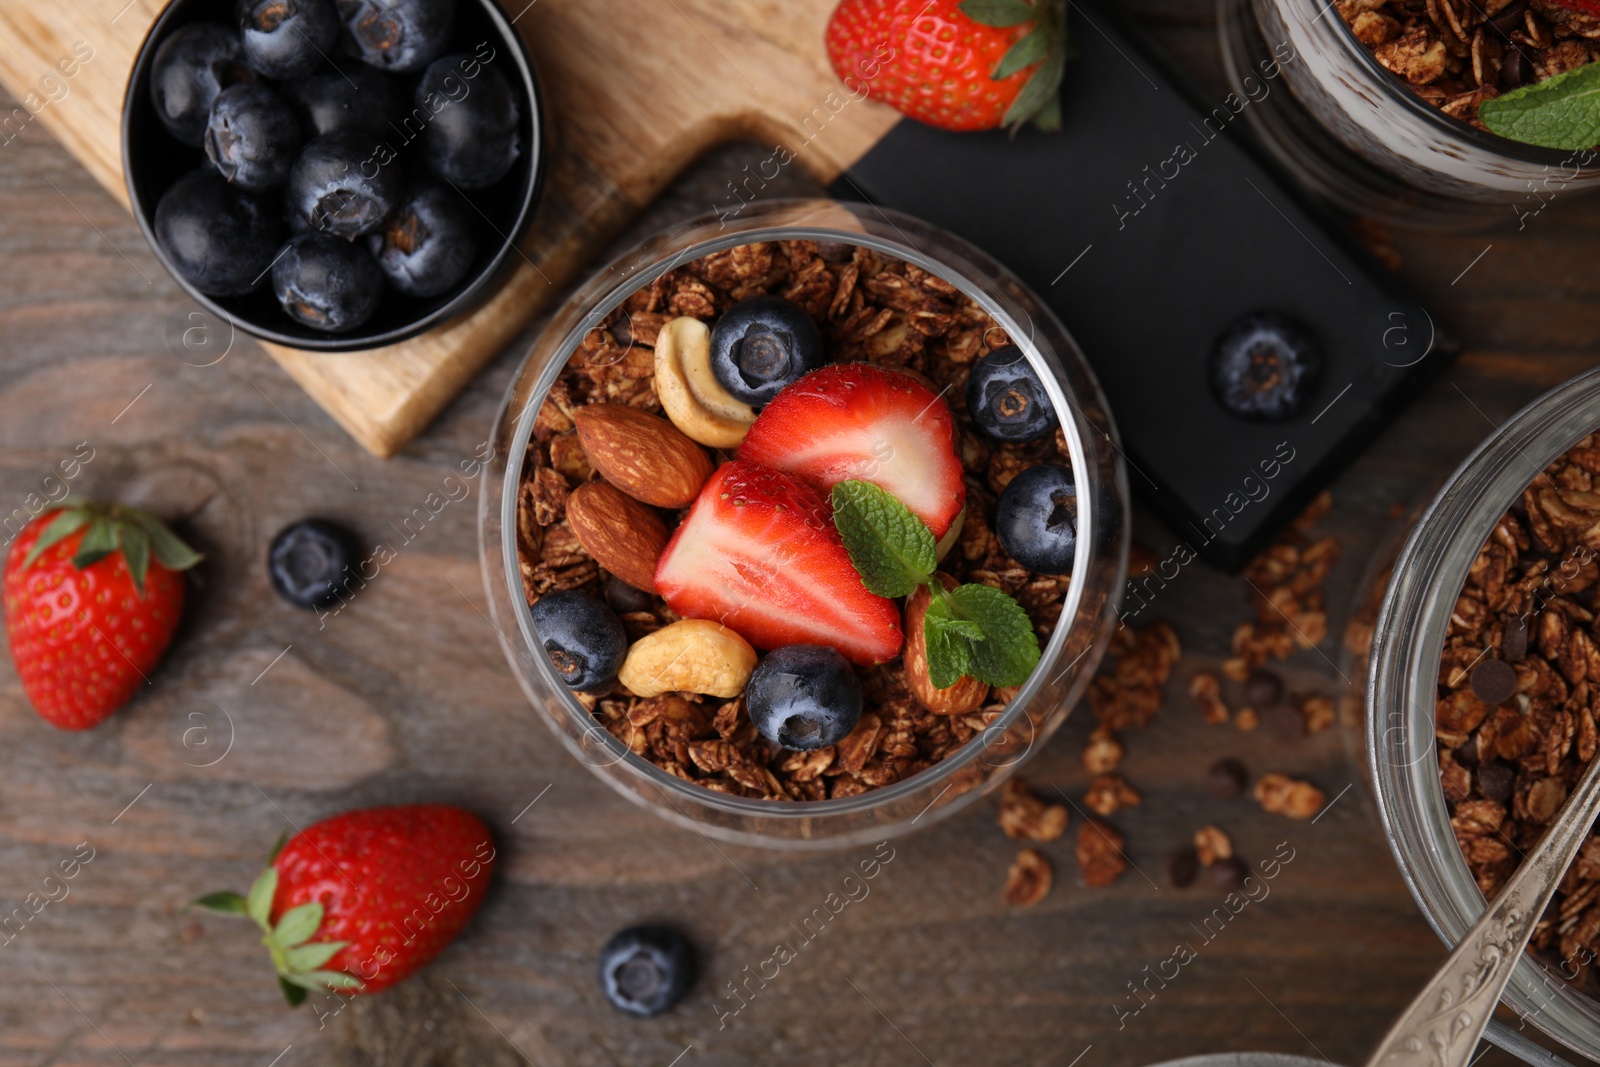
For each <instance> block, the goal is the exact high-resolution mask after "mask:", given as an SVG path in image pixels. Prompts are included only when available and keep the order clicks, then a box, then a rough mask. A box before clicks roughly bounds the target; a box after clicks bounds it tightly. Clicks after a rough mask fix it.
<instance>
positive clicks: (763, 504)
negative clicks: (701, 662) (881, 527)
mask: <svg viewBox="0 0 1600 1067" xmlns="http://www.w3.org/2000/svg"><path fill="white" fill-rule="evenodd" d="M656 589H657V591H658V592H660V594H661V595H662V597H663V598H665V599H666V602H667V606H668V607H670V608H672V610H673V611H675V612H677V613H678V614H679V615H682V616H684V617H686V618H691V619H714V620H716V621H717V622H720V623H722V624H723V625H724V626H727V627H728V628H730V629H732V630H736V631H738V632H739V633H740V634H742V635H743V636H744V638H745V639H746V640H747V641H749V642H750V643H751V644H752V645H755V646H756V647H757V648H766V649H772V648H782V647H783V646H784V645H808V644H809V645H828V646H830V647H832V648H835V649H838V650H839V652H840V653H841V654H843V655H844V656H845V657H846V658H847V659H849V660H850V661H851V662H853V663H858V664H860V665H862V666H864V667H865V666H871V665H872V664H875V663H882V662H884V661H885V660H890V659H893V658H894V657H895V656H896V655H898V654H899V652H900V645H901V635H900V612H899V610H898V609H896V608H895V606H894V602H893V601H891V600H888V599H886V598H885V597H881V596H877V595H876V594H874V593H871V592H869V591H868V590H867V587H866V586H864V585H862V584H861V576H860V575H859V574H857V573H856V569H855V567H854V566H853V565H852V564H851V562H850V554H849V553H848V552H846V551H845V547H844V542H842V541H840V540H839V534H838V531H836V530H835V529H834V528H833V520H832V517H831V515H830V513H829V509H828V504H827V502H826V501H825V500H823V499H822V497H820V496H818V495H817V492H816V490H814V489H812V488H811V487H809V486H807V485H805V484H804V483H803V482H800V481H798V480H797V479H795V478H793V477H790V476H789V475H787V474H784V473H783V472H782V471H776V470H773V469H771V468H770V467H763V466H760V465H759V464H756V463H748V462H745V461H744V460H735V461H733V462H732V463H724V464H723V465H722V467H721V468H720V469H718V470H717V472H716V473H715V474H713V475H712V476H711V480H710V481H709V482H707V483H706V484H705V488H703V489H701V490H700V496H699V497H698V498H697V499H696V500H695V502H694V506H693V507H692V508H690V509H689V515H688V517H687V518H685V519H684V520H683V524H682V525H680V526H679V527H678V529H677V532H676V533H674V534H673V535H672V540H670V541H668V542H667V549H666V551H665V552H663V553H662V554H661V562H660V563H659V564H657V565H656Z"/></svg>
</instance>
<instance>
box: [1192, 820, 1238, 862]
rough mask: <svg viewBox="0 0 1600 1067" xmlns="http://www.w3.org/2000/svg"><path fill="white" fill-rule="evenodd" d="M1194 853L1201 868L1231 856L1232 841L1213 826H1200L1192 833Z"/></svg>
mask: <svg viewBox="0 0 1600 1067" xmlns="http://www.w3.org/2000/svg"><path fill="white" fill-rule="evenodd" d="M1194 852H1195V855H1196V856H1198V857H1199V858H1200V865H1201V866H1202V867H1209V866H1211V865H1212V864H1213V863H1215V862H1217V861H1218V860H1225V859H1228V858H1229V857H1231V856H1232V855H1233V839H1232V838H1230V837H1229V836H1228V835H1227V834H1226V833H1224V832H1223V831H1221V830H1219V829H1217V828H1216V827H1215V826H1202V827H1201V828H1200V829H1198V830H1196V831H1195V832H1194Z"/></svg>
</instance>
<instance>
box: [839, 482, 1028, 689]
mask: <svg viewBox="0 0 1600 1067" xmlns="http://www.w3.org/2000/svg"><path fill="white" fill-rule="evenodd" d="M832 498H833V524H834V526H835V527H836V528H837V529H838V531H839V537H840V538H841V539H842V540H843V541H844V547H845V550H846V551H847V552H849V553H850V562H851V563H852V564H853V565H854V566H855V568H856V573H857V574H859V575H860V576H861V584H863V585H865V586H866V587H867V588H868V589H869V590H871V591H872V592H874V593H876V594H878V595H879V596H886V597H900V596H908V595H910V594H911V593H913V592H915V591H916V589H917V587H918V586H927V588H928V593H929V595H930V596H931V597H932V602H931V603H930V604H929V605H928V611H927V614H926V615H925V616H924V617H923V622H922V635H923V641H924V644H925V645H926V646H927V651H928V678H929V680H930V681H931V682H932V683H933V685H934V687H935V688H936V689H948V688H950V687H951V686H952V685H955V684H956V682H958V681H960V680H961V678H962V676H963V675H970V676H971V677H973V678H976V679H978V680H979V681H982V682H987V683H989V684H990V685H998V686H1009V685H1020V684H1021V683H1022V682H1023V681H1025V680H1026V679H1027V677H1028V675H1029V674H1031V673H1033V668H1034V667H1035V666H1037V665H1038V663H1039V639H1038V637H1037V636H1036V635H1035V634H1034V632H1033V623H1032V622H1030V621H1029V619H1028V615H1027V613H1026V612H1024V611H1023V610H1022V605H1020V604H1018V603H1017V602H1016V601H1015V600H1013V599H1012V598H1011V597H1009V596H1007V595H1006V594H1004V593H1002V592H1001V591H1000V590H998V589H993V588H991V587H989V586H987V585H970V584H969V585H962V586H957V587H956V588H955V589H952V590H950V591H949V592H946V591H945V588H944V583H943V582H941V581H940V580H939V579H938V577H937V576H936V574H935V571H936V570H937V568H938V554H937V551H936V544H935V541H934V536H933V531H932V530H930V529H928V526H927V524H926V523H924V522H923V521H922V520H921V519H919V518H917V517H916V516H915V515H913V514H912V513H911V510H910V509H909V508H907V507H906V506H905V505H904V504H902V503H900V501H898V500H896V499H895V498H894V497H893V496H892V495H891V494H889V493H887V492H885V491H884V490H882V489H880V488H878V487H877V486H875V485H873V484H872V483H870V482H862V481H844V482H840V483H839V484H838V485H835V486H834V487H833V493H832Z"/></svg>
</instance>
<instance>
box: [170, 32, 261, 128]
mask: <svg viewBox="0 0 1600 1067" xmlns="http://www.w3.org/2000/svg"><path fill="white" fill-rule="evenodd" d="M250 78H251V74H250V71H249V68H247V67H246V66H245V61H244V46H243V45H241V44H240V43H239V35H238V34H236V33H234V32H233V31H232V30H230V29H228V27H226V26H223V25H219V24H218V23H215V22H191V23H190V24H189V25H187V26H184V27H182V28H181V29H179V30H176V31H174V32H173V34H172V36H170V37H168V38H167V39H166V40H165V41H162V42H161V47H160V48H158V49H156V58H155V61H154V62H153V63H151V65H150V100H151V102H152V103H153V104H154V105H155V109H156V115H157V116H158V117H159V118H160V119H161V124H162V125H163V126H165V127H166V128H167V132H168V133H170V134H172V136H174V137H176V138H177V139H178V140H180V141H182V142H183V143H184V144H190V145H194V146H195V147H199V145H200V143H201V141H202V140H203V139H204V138H205V134H206V120H207V119H208V118H209V117H210V116H211V102H212V101H213V100H215V99H216V98H217V94H218V93H220V92H221V91H222V90H223V89H224V88H225V87H227V86H229V85H233V84H235V83H237V82H240V81H248V80H250Z"/></svg>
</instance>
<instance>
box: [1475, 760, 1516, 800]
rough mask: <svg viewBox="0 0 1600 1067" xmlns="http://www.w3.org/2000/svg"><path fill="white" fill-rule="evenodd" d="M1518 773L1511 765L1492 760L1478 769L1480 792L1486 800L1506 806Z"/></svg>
mask: <svg viewBox="0 0 1600 1067" xmlns="http://www.w3.org/2000/svg"><path fill="white" fill-rule="evenodd" d="M1516 780H1517V772H1516V771H1514V770H1512V769H1511V764H1509V763H1504V762H1502V761H1500V760H1497V759H1492V760H1490V761H1489V762H1487V763H1484V764H1481V765H1479V767H1478V792H1480V793H1482V794H1483V796H1484V799H1486V800H1492V801H1494V802H1495V803H1496V804H1504V803H1505V802H1506V801H1508V800H1510V799H1511V787H1512V786H1513V785H1514V784H1515V783H1516Z"/></svg>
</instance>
